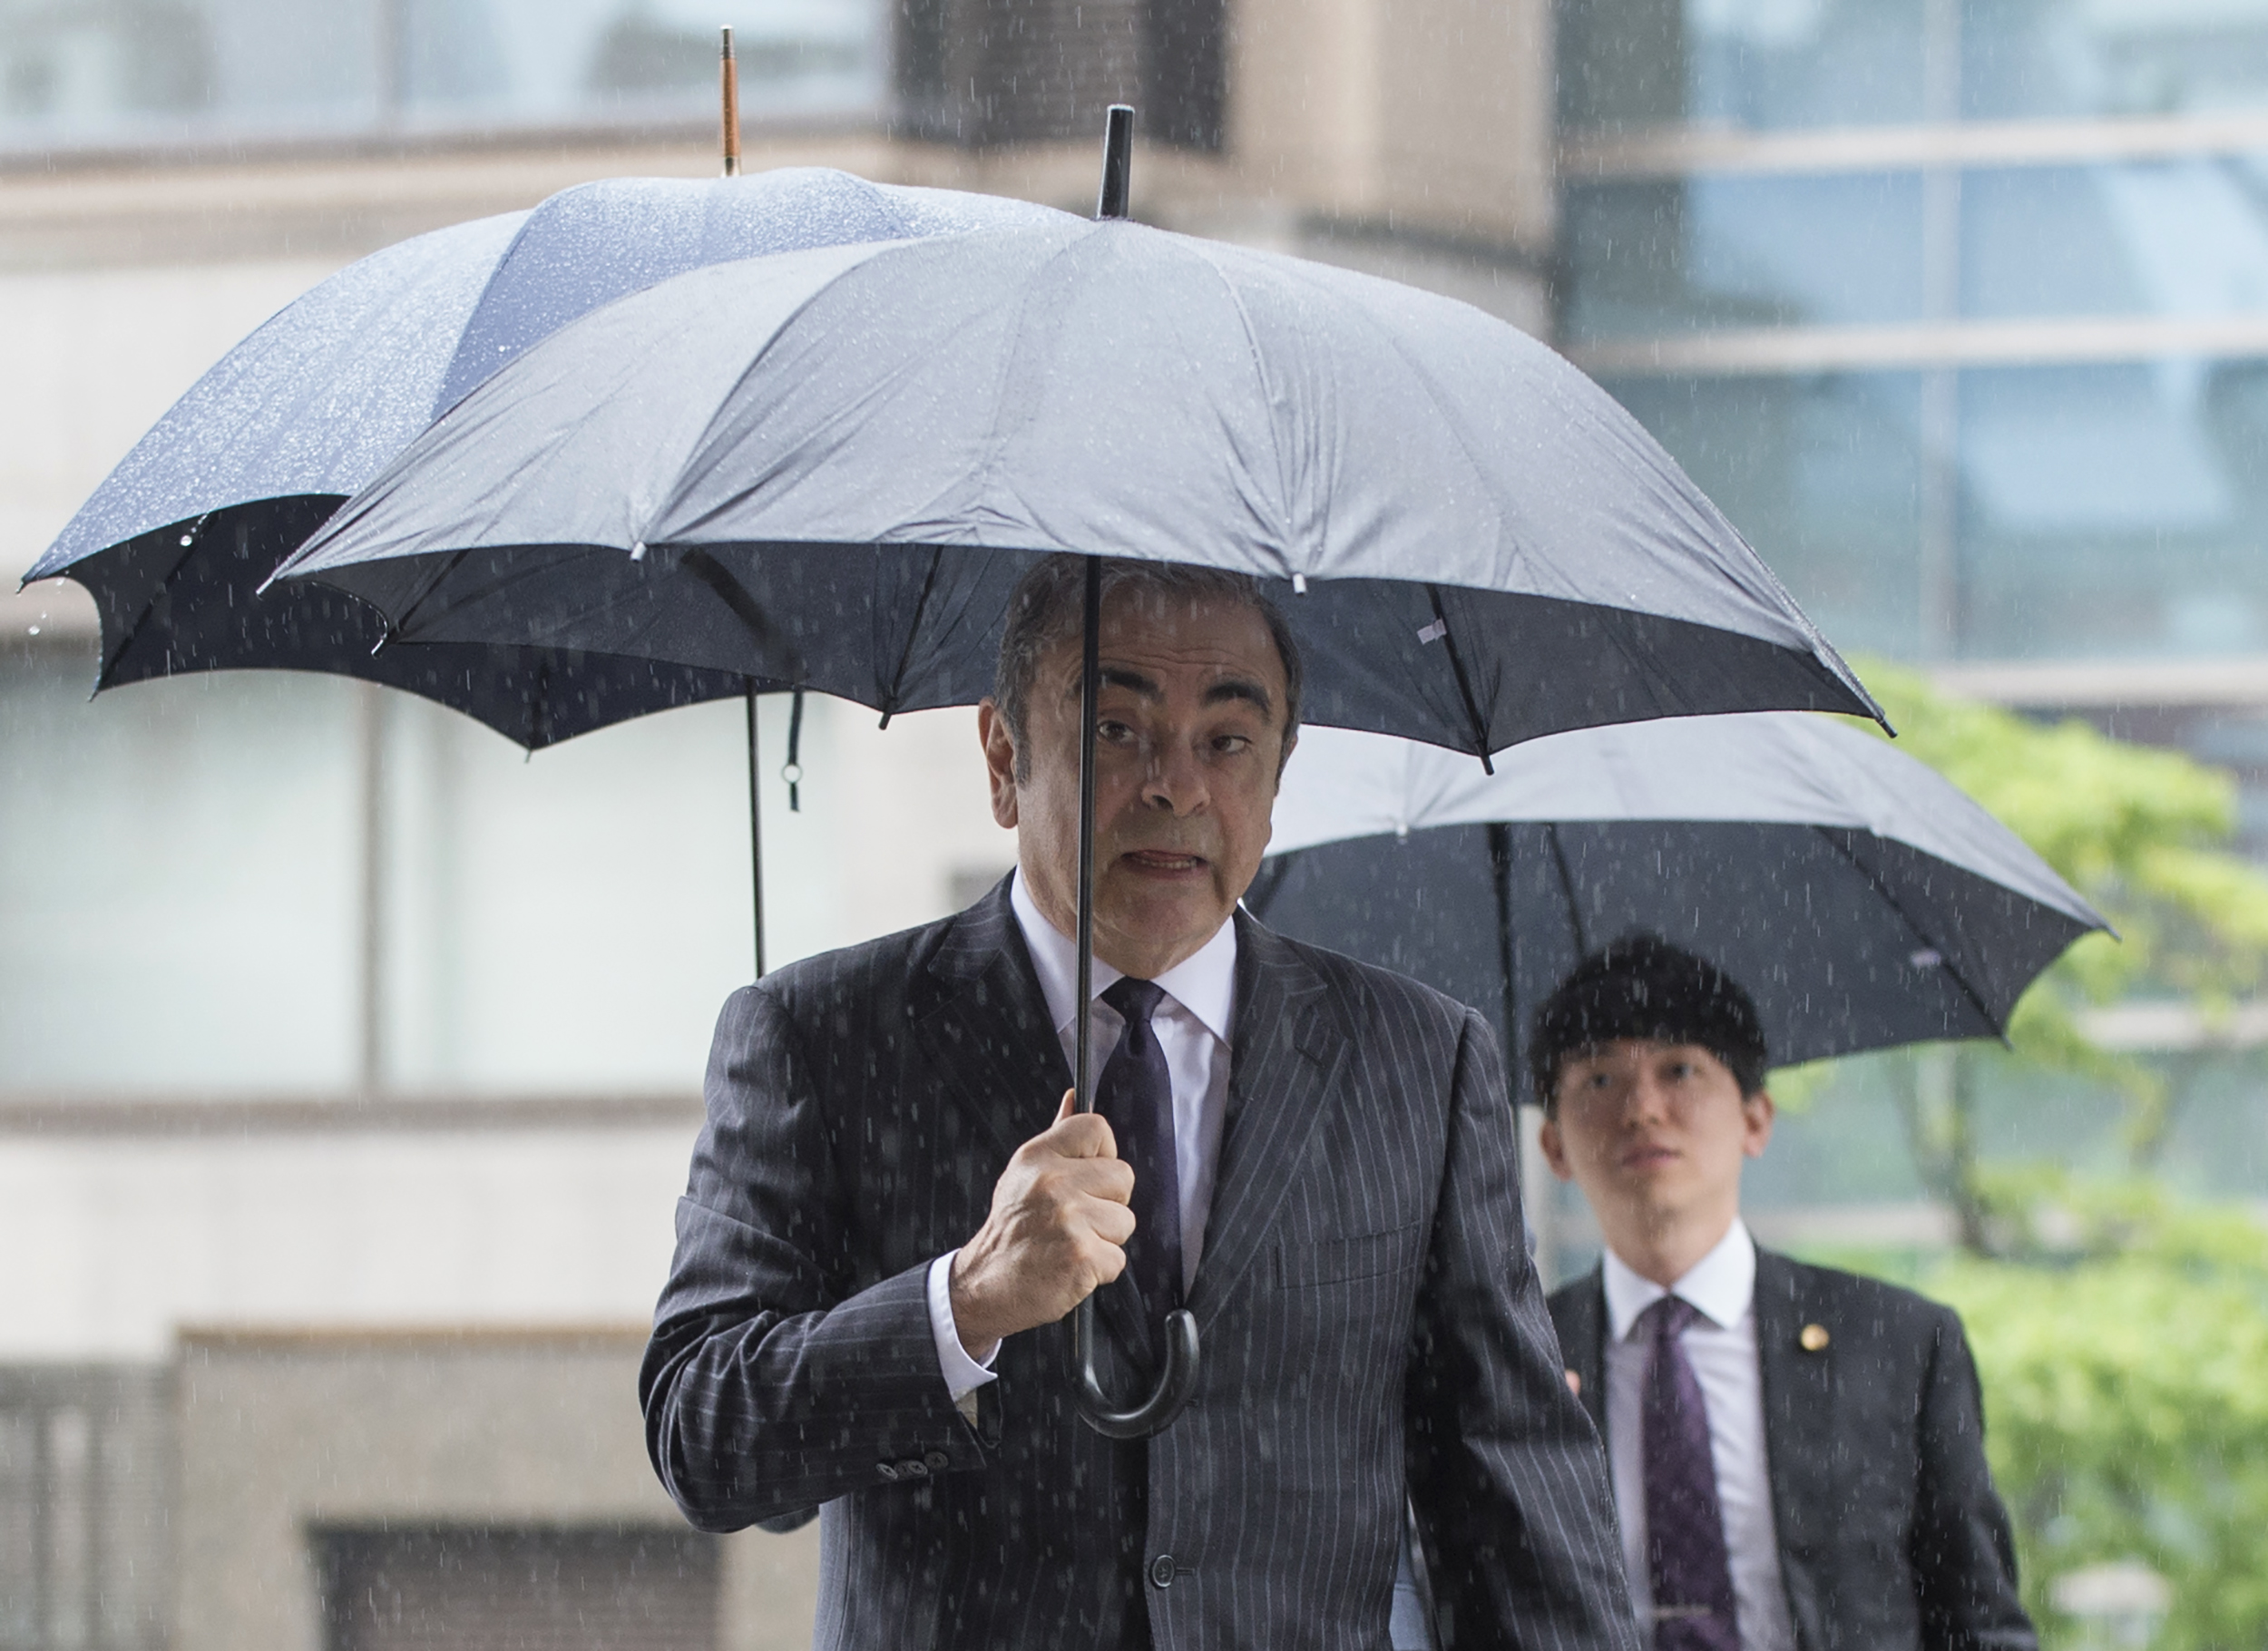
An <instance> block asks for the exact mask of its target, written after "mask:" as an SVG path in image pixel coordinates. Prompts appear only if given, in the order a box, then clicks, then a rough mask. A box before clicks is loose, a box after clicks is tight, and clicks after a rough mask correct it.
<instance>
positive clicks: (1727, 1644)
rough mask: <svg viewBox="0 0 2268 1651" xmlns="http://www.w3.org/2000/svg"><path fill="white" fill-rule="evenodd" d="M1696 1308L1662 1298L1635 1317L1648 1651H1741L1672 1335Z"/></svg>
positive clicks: (1687, 1369) (1720, 1538) (1705, 1463)
mask: <svg viewBox="0 0 2268 1651" xmlns="http://www.w3.org/2000/svg"><path fill="white" fill-rule="evenodd" d="M1700 1316H1701V1314H1700V1310H1699V1309H1698V1308H1696V1307H1695V1306H1693V1305H1692V1304H1690V1303H1688V1302H1681V1301H1679V1300H1678V1299H1677V1297H1676V1296H1674V1295H1665V1296H1664V1297H1662V1299H1661V1300H1659V1301H1657V1302H1656V1303H1655V1304H1653V1305H1652V1306H1650V1307H1648V1308H1647V1310H1646V1311H1645V1312H1644V1313H1642V1314H1639V1315H1638V1323H1639V1324H1643V1325H1645V1326H1646V1327H1647V1333H1648V1335H1647V1339H1648V1340H1650V1341H1651V1342H1652V1343H1653V1355H1652V1357H1651V1358H1650V1359H1649V1360H1648V1361H1647V1367H1646V1426H1645V1450H1646V1569H1647V1577H1648V1578H1650V1579H1651V1581H1652V1583H1653V1588H1654V1651H1740V1627H1739V1624H1738V1623H1737V1621H1736V1620H1735V1617H1734V1613H1733V1571H1732V1567H1731V1565H1730V1564H1729V1563H1728V1562H1727V1560H1726V1558H1725V1516H1724V1513H1723V1511H1722V1510H1721V1509H1719V1508H1718V1507H1717V1501H1716V1462H1715V1461H1712V1460H1711V1458H1710V1455H1709V1412H1708V1406H1707V1405H1706V1403H1704V1402H1703V1401H1702V1398H1701V1383H1700V1381H1699V1380H1698V1379H1697V1378H1696V1376H1695V1375H1694V1373H1693V1366H1692V1364H1690V1363H1687V1361H1686V1350H1685V1349H1684V1348H1683V1347H1681V1346H1679V1345H1678V1344H1677V1338H1678V1337H1679V1336H1680V1335H1682V1334H1685V1332H1686V1326H1687V1325H1689V1324H1692V1323H1693V1321H1694V1320H1695V1319H1696V1318H1698V1317H1700Z"/></svg>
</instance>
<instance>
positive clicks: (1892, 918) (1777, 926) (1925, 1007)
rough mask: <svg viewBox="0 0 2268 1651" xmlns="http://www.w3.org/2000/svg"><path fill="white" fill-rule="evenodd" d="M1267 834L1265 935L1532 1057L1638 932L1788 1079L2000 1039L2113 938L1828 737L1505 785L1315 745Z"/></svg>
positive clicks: (1598, 765)
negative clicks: (1413, 997)
mask: <svg viewBox="0 0 2268 1651" xmlns="http://www.w3.org/2000/svg"><path fill="white" fill-rule="evenodd" d="M1275 817H1276V832H1275V837H1274V839H1273V841H1272V842H1271V844H1270V845H1269V858H1268V859H1267V861H1266V863H1265V864H1264V865H1263V866H1262V869H1261V872H1260V874H1259V876H1258V877H1257V878H1256V879H1255V881H1254V883H1253V886H1252V889H1251V891H1250V892H1249V894H1247V895H1246V904H1248V905H1249V906H1250V907H1251V909H1252V911H1253V912H1254V913H1255V914H1256V915H1257V916H1259V917H1260V918H1261V919H1262V920H1263V921H1265V922H1266V923H1269V924H1271V925H1272V926H1274V927H1276V928H1278V929H1281V930H1282V931H1283V932H1284V933H1287V934H1292V935H1295V936H1297V937H1298V938H1300V939H1303V940H1308V941H1312V942H1315V943H1318V944H1322V945H1325V946H1329V947H1332V948H1334V950H1337V951H1342V952H1347V953H1353V954H1354V955H1355V956H1358V957H1363V958H1366V959H1369V960H1370V961H1372V962H1378V963H1383V964H1385V965H1386V966H1387V967H1389V968H1394V969H1399V970H1401V971H1403V972H1405V973H1408V974H1412V975H1414V976H1415V977H1417V978H1418V979H1419V980H1421V981H1423V982H1426V983H1427V984H1429V985H1432V986H1433V987H1435V988H1437V989H1439V990H1440V991H1442V992H1448V993H1449V994H1450V995H1451V996H1452V997H1455V998H1458V999H1461V1001H1465V1002H1468V1003H1471V1004H1472V1005H1474V1006H1475V1007H1477V1008H1479V1009H1480V1010H1481V1011H1482V1012H1483V1013H1486V1014H1488V1015H1489V1016H1490V1017H1491V1019H1492V1020H1496V1021H1499V1023H1500V1024H1501V1026H1502V1028H1503V1036H1504V1040H1505V1048H1506V1050H1507V1052H1508V1053H1514V1052H1517V1053H1518V1054H1519V1055H1520V1056H1521V1057H1523V1058H1524V1056H1525V1053H1526V1044H1527V1037H1528V1031H1529V1028H1528V1025H1527V1022H1528V1019H1529V1017H1530V1014H1532V1012H1533V1011H1534V1010H1535V1008H1536V1007H1537V1006H1538V1005H1539V1004H1540V1003H1541V1002H1542V1001H1543V1000H1544V998H1545V997H1546V996H1547V995H1548V994H1549V992H1550V991H1551V989H1552V988H1553V987H1554V986H1556V985H1557V984H1558V983H1559V981H1560V980H1561V979H1562V978H1563V977H1564V976H1565V975H1566V974H1567V972H1569V970H1571V969H1572V968H1573V967H1574V966H1575V964H1576V962H1578V961H1579V959H1581V958H1582V957H1583V956H1585V955H1586V954H1588V953H1590V952H1593V951H1595V950H1597V949H1598V947H1599V946H1601V945H1603V944H1605V943H1608V942H1609V941H1612V940H1616V939H1618V938H1620V937H1622V936H1624V935H1627V934H1630V933H1638V932H1645V933H1654V934H1658V935H1660V936H1661V937H1662V938H1664V939H1665V940H1667V941H1669V942H1671V943H1674V944H1676V945H1679V946H1683V947H1685V948H1686V950H1688V951H1691V952H1694V953H1697V954H1699V955H1701V956H1703V957H1706V958H1707V959H1709V960H1710V961H1711V962H1715V963H1716V964H1717V965H1718V966H1719V967H1720V968H1722V969H1724V970H1725V972H1727V973H1729V974H1730V975H1731V976H1732V977H1733V978H1734V979H1735V980H1736V981H1738V982H1741V984H1742V985H1743V986H1745V987H1746V988H1747V990H1748V991H1749V992H1750V993H1751V995H1753V996H1754V997H1755V1001H1756V1009H1757V1011H1758V1013H1759V1015H1760V1016H1761V1017H1762V1020H1763V1023H1764V1031H1765V1039H1766V1041H1767V1043H1768V1045H1769V1048H1770V1050H1771V1054H1772V1059H1773V1060H1774V1062H1775V1063H1780V1064H1792V1063H1794V1062H1796V1061H1802V1060H1817V1059H1820V1058H1822V1057H1824V1056H1829V1055H1844V1054H1851V1053H1854V1052H1856V1051H1858V1050H1870V1049H1882V1048H1886V1047H1889V1046H1892V1045H1895V1044H1902V1043H1913V1042H1921V1041H1925V1040H1937V1039H1954V1038H1987V1037H1997V1036H1999V1035H2000V1033H2001V1032H2002V1031H2003V1030H2004V1029H2005V1028H2006V1026H2007V1024H2008V1017H2009V1011H2011V1010H2012V1009H2014V1008H2015V1006H2016V1000H2017V999H2018V998H2019V996H2021V995H2022V993H2023V992H2024V989H2025V988H2026V987H2027V986H2028V985H2029V984H2030V983H2031V982H2032V981H2033V979H2034V978H2035V977H2037V976H2038V974H2039V972H2041V971H2042V970H2044V969H2045V968H2047V967H2048V964H2050V963H2052V962H2054V961H2055V960H2056V959H2057V957H2058V956H2059V955H2061V953H2063V951H2064V949H2065V948H2066V947H2067V946H2068V945H2070V944H2071V943H2072V942H2073V941H2075V940H2077V939H2078V938H2079V936H2081V935H2082V934H2086V933H2089V932H2091V931H2094V930H2097V929H2107V927H2108V925H2107V924H2106V923H2104V921H2103V919H2102V918H2101V916H2100V915H2098V914H2097V913H2096V911H2095V909H2094V908H2093V907H2092V906H2090V905H2088V904H2087V902H2086V901H2084V900H2082V899H2081V898H2080V897H2079V896H2078V894H2077V893H2075V892H2074V891H2073V890H2072V888H2071V887H2070V885H2069V884H2066V883H2065V882H2064V881H2063V879H2062V878H2060V877H2058V875H2057V874H2055V873H2054V872H2053V871H2052V870H2050V869H2049V868H2048V865H2047V864H2046V863H2045V862H2044V861H2042V860H2041V859H2040V858H2039V856H2038V855H2035V854H2034V853H2032V851H2031V850H2030V849H2029V848H2028V847H2026V846H2025V845H2024V844H2023V843H2022V841H2021V840H2019V838H2018V837H2017V835H2015V833H2013V832H2011V831H2009V829H2008V827H2006V826H2002V825H2001V824H2000V823H1999V821H1998V820H1996V819H1994V818H1993V817H1992V816H1990V815H1989V814H1987V813H1986V812H1985V811H1984V809H1983V808H1982V807H1980V806H1979V805H1978V804H1976V803H1975V802H1974V801H1972V800H1970V797H1969V796H1967V795H1966V794H1965V793H1963V792H1962V791H1961V790H1960V788H1959V787H1957V786H1954V785H1953V784H1952V783H1951V782H1950V781H1949V780H1947V779H1946V778H1944V777H1942V776H1941V775H1940V774H1938V773H1937V772H1936V771H1935V770H1934V769H1932V768H1930V767H1927V766H1926V765H1924V764H1922V763H1920V762H1917V761H1915V760H1914V759H1913V758H1912V757H1908V756H1906V755H1905V754H1904V753H1902V752H1901V751H1898V750H1895V749H1893V748H1892V747H1891V746H1889V745H1888V744H1887V743H1885V742H1884V741H1882V740H1881V739H1877V738H1873V737H1872V736H1871V735H1869V734H1866V733H1864V732H1862V731H1861V730H1859V729H1857V728H1850V727H1847V726H1843V725H1840V724H1837V723H1835V722H1833V721H1831V720H1829V719H1827V718H1821V717H1804V716H1794V715H1785V714H1781V715H1759V716H1745V717H1709V718H1696V719H1693V720H1690V721H1686V722H1680V723H1675V724H1671V723H1658V722H1657V723H1640V724H1634V725H1632V726H1629V727H1626V728H1597V729H1592V730H1589V731H1587V732H1583V733H1578V734H1564V735H1560V736H1558V737H1556V738H1549V739H1540V740H1537V741H1535V742H1534V743H1533V744H1531V745H1526V746H1523V747H1520V749H1519V750H1518V751H1516V752H1513V753H1510V755H1508V756H1507V757H1505V758H1504V759H1503V760H1502V761H1501V762H1500V763H1499V764H1498V770H1497V773H1496V774H1495V775H1494V776H1493V777H1490V776H1485V775H1482V774H1481V772H1480V770H1479V768H1478V767H1477V766H1476V765H1475V764H1473V763H1471V762H1469V761H1460V760H1458V759H1456V758H1455V757H1451V756H1449V755H1448V754H1447V753H1445V752H1442V751H1439V750H1435V749H1432V748H1431V747H1426V746H1422V745H1415V744H1413V743H1411V742H1408V741H1405V740H1398V739H1386V738H1379V737H1377V736H1374V735H1365V734H1352V733H1346V732H1343V731H1341V730H1338V729H1333V728H1316V729H1313V730H1310V731H1308V732H1306V733H1304V734H1303V735H1302V736H1301V738H1300V743H1299V748H1298V749H1297V751H1296V752H1295V753H1294V755H1293V757H1292V759H1291V762H1290V765H1289V766H1288V767H1286V771H1285V775H1284V788H1283V791H1282V793H1281V794H1280V796H1278V798H1277V800H1276V816H1275ZM1513 1070H1515V1071H1519V1070H1524V1068H1523V1067H1522V1065H1521V1064H1520V1063H1519V1062H1515V1065H1514V1069H1513ZM1517 1081H1518V1080H1515V1082H1517Z"/></svg>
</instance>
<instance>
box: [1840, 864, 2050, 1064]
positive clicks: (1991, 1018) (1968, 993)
mask: <svg viewBox="0 0 2268 1651" xmlns="http://www.w3.org/2000/svg"><path fill="white" fill-rule="evenodd" d="M1812 829H1813V831H1815V832H1817V833H1818V834H1819V835H1820V836H1821V837H1822V838H1823V839H1824V840H1825V842H1826V844H1827V845H1828V846H1829V847H1830V848H1832V849H1833V850H1834V851H1835V853H1836V854H1838V855H1842V856H1843V862H1844V863H1845V864H1846V865H1849V866H1850V867H1851V869H1852V870H1853V871H1854V872H1856V873H1858V874H1859V875H1860V876H1862V877H1863V878H1865V879H1866V885H1867V886H1868V887H1869V888H1871V889H1872V890H1873V891H1874V893H1875V894H1876V896H1877V897H1878V898H1879V899H1880V900H1881V901H1882V904H1884V905H1886V906H1888V907H1889V908H1890V909H1891V910H1892V911H1893V912H1895V913H1898V919H1899V921H1900V922H1901V923H1904V924H1905V925H1906V933H1909V934H1911V935H1912V936H1913V937H1914V939H1916V940H1918V941H1920V942H1921V943H1922V945H1924V946H1925V947H1927V948H1928V949H1929V950H1931V952H1934V953H1937V958H1938V966H1939V967H1940V968H1941V969H1943V970H1944V971H1945V972H1946V973H1948V974H1950V975H1951V976H1952V977H1953V984H1955V985H1956V986H1959V987H1960V994H1961V996H1963V997H1965V998H1967V999H1968V1000H1969V1006H1970V1008H1971V1009H1973V1010H1975V1011H1977V1012H1978V1014H1980V1016H1982V1017H1983V1018H1984V1023H1985V1024H1986V1025H1987V1026H1989V1027H1990V1028H1992V1032H1993V1036H1995V1037H1997V1038H1999V1040H2000V1041H2001V1042H2002V1043H2003V1044H2008V1045H2009V1047H2010V1048H2014V1047H2015V1046H2014V1045H2013V1044H2009V1033H2008V1027H2007V1025H2006V1023H2005V1022H2003V1021H2001V1019H2000V1017H1999V1016H1998V1015H1996V1014H1994V1013H1993V1012H1992V1011H1991V1010H1990V1009H1989V1008H1987V1007H1986V1006H1985V1001H1984V999H1983V998H1982V997H1980V996H1979V995H1978V992H1977V989H1976V988H1975V987H1974V986H1972V985H1970V983H1969V976H1968V975H1967V974H1966V973H1965V972H1962V971H1961V970H1960V968H1958V967H1956V966H1955V964H1954V962H1953V959H1952V956H1951V954H1950V953H1948V952H1947V951H1946V949H1945V947H1944V946H1943V944H1941V943H1940V942H1939V941H1938V940H1937V939H1936V938H1935V937H1934V936H1932V935H1931V933H1929V932H1928V931H1927V930H1925V929H1924V928H1922V926H1921V924H1920V923H1916V922H1915V921H1914V920H1913V913H1911V912H1909V911H1907V910H1906V907H1905V904H1904V902H1902V901H1901V900H1900V899H1899V898H1898V897H1897V896H1896V895H1895V894H1892V893H1891V891H1890V887H1889V885H1888V884H1885V883H1884V882H1883V881H1882V878H1880V877H1879V876H1877V875H1875V874H1874V873H1873V872H1872V871H1870V870H1868V869H1867V868H1866V866H1865V865H1862V863H1861V862H1860V860H1859V857H1858V856H1857V855H1854V854H1853V853H1852V852H1851V850H1850V847H1849V845H1846V844H1843V843H1841V842H1838V841H1837V840H1836V838H1835V835H1834V833H1833V832H1832V831H1830V830H1828V828H1827V827H1826V826H1813V827H1812Z"/></svg>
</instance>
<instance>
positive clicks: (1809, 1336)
mask: <svg viewBox="0 0 2268 1651" xmlns="http://www.w3.org/2000/svg"><path fill="white" fill-rule="evenodd" d="M1795 1344H1796V1345H1797V1346H1799V1347H1801V1348H1802V1349H1803V1350H1804V1352H1805V1353H1824V1352H1826V1351H1827V1326H1826V1325H1824V1324H1806V1325H1804V1328H1803V1329H1802V1331H1800V1332H1799V1333H1798V1334H1797V1335H1796V1337H1795Z"/></svg>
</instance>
